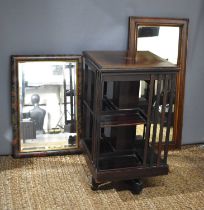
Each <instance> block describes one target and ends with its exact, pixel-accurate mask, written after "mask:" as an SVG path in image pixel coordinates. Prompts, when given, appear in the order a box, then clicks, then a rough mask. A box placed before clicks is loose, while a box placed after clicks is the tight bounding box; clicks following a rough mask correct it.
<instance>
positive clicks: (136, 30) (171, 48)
mask: <svg viewBox="0 0 204 210" xmlns="http://www.w3.org/2000/svg"><path fill="white" fill-rule="evenodd" d="M187 32H188V19H176V18H151V17H130V18H129V36H128V39H129V40H128V57H129V60H131V62H132V61H133V62H134V61H135V62H136V61H137V57H138V56H139V54H140V53H141V51H146V52H147V53H151V54H152V55H154V56H157V57H159V59H163V60H167V61H168V62H169V63H171V64H173V65H175V68H179V72H178V75H177V79H176V94H175V96H174V100H173V113H172V117H171V119H172V120H171V121H172V122H171V131H170V136H171V147H172V148H180V146H181V134H182V121H183V104H184V87H185V69H186V53H187ZM144 62H145V61H144ZM156 85H157V84H155V87H154V91H156ZM162 85H163V84H162ZM139 89H140V96H141V101H142V103H143V104H145V102H144V101H145V98H146V96H147V94H148V89H149V81H143V82H142V83H140V85H139ZM161 95H162V93H161ZM167 100H168V96H167ZM161 101H162V98H161ZM161 108H162V104H160V109H161ZM152 109H154V107H152ZM165 109H166V110H168V103H167V104H166V107H165ZM158 111H159V110H158Z"/></svg>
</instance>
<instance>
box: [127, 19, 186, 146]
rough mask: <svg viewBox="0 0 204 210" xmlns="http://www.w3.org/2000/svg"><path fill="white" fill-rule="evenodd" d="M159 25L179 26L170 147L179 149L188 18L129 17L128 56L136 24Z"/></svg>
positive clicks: (132, 48)
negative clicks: (175, 88) (172, 131)
mask: <svg viewBox="0 0 204 210" xmlns="http://www.w3.org/2000/svg"><path fill="white" fill-rule="evenodd" d="M141 24H142V25H150V26H151V25H160V26H179V27H180V35H179V50H178V61H177V66H178V67H179V73H178V75H177V81H176V87H177V91H176V101H175V107H176V109H175V118H174V134H173V135H174V140H175V141H174V142H172V143H171V145H170V148H172V149H180V148H181V139H182V127H183V107H184V92H185V74H186V58H187V45H188V24H189V19H188V18H166V17H137V16H130V17H129V25H128V26H129V29H128V49H127V51H128V56H129V57H130V58H131V59H134V57H135V53H136V49H137V26H138V25H141Z"/></svg>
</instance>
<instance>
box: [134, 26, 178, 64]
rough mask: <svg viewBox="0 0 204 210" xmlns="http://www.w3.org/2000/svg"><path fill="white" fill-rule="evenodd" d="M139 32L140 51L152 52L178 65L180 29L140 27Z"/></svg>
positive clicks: (138, 44)
mask: <svg viewBox="0 0 204 210" xmlns="http://www.w3.org/2000/svg"><path fill="white" fill-rule="evenodd" d="M137 31H138V34H137V37H138V38H137V50H138V51H150V52H152V53H154V54H155V55H158V56H159V57H161V58H163V59H166V60H168V61H169V62H171V63H173V64H177V60H178V48H179V31H180V29H179V27H176V26H175V27H171V26H152V25H151V26H146V25H145V26H142V25H140V26H138V29H137Z"/></svg>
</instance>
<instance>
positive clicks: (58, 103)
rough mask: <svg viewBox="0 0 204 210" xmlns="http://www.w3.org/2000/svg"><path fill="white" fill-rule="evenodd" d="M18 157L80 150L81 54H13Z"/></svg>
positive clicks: (13, 119) (14, 150) (15, 154)
mask: <svg viewBox="0 0 204 210" xmlns="http://www.w3.org/2000/svg"><path fill="white" fill-rule="evenodd" d="M11 60H12V124H13V139H14V140H13V155H14V156H15V157H25V156H35V155H38V156H39V155H51V154H69V153H76V152H78V151H79V138H80V92H81V91H80V84H81V74H80V68H81V56H60V55H59V56H12V57H11Z"/></svg>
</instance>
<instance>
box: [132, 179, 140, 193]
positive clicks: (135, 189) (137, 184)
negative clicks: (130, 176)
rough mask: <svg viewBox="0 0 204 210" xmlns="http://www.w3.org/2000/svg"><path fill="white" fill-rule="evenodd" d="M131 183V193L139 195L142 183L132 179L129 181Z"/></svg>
mask: <svg viewBox="0 0 204 210" xmlns="http://www.w3.org/2000/svg"><path fill="white" fill-rule="evenodd" d="M131 182H132V186H131V191H132V193H133V194H140V193H141V192H142V189H143V183H142V181H141V180H139V179H134V180H131Z"/></svg>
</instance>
